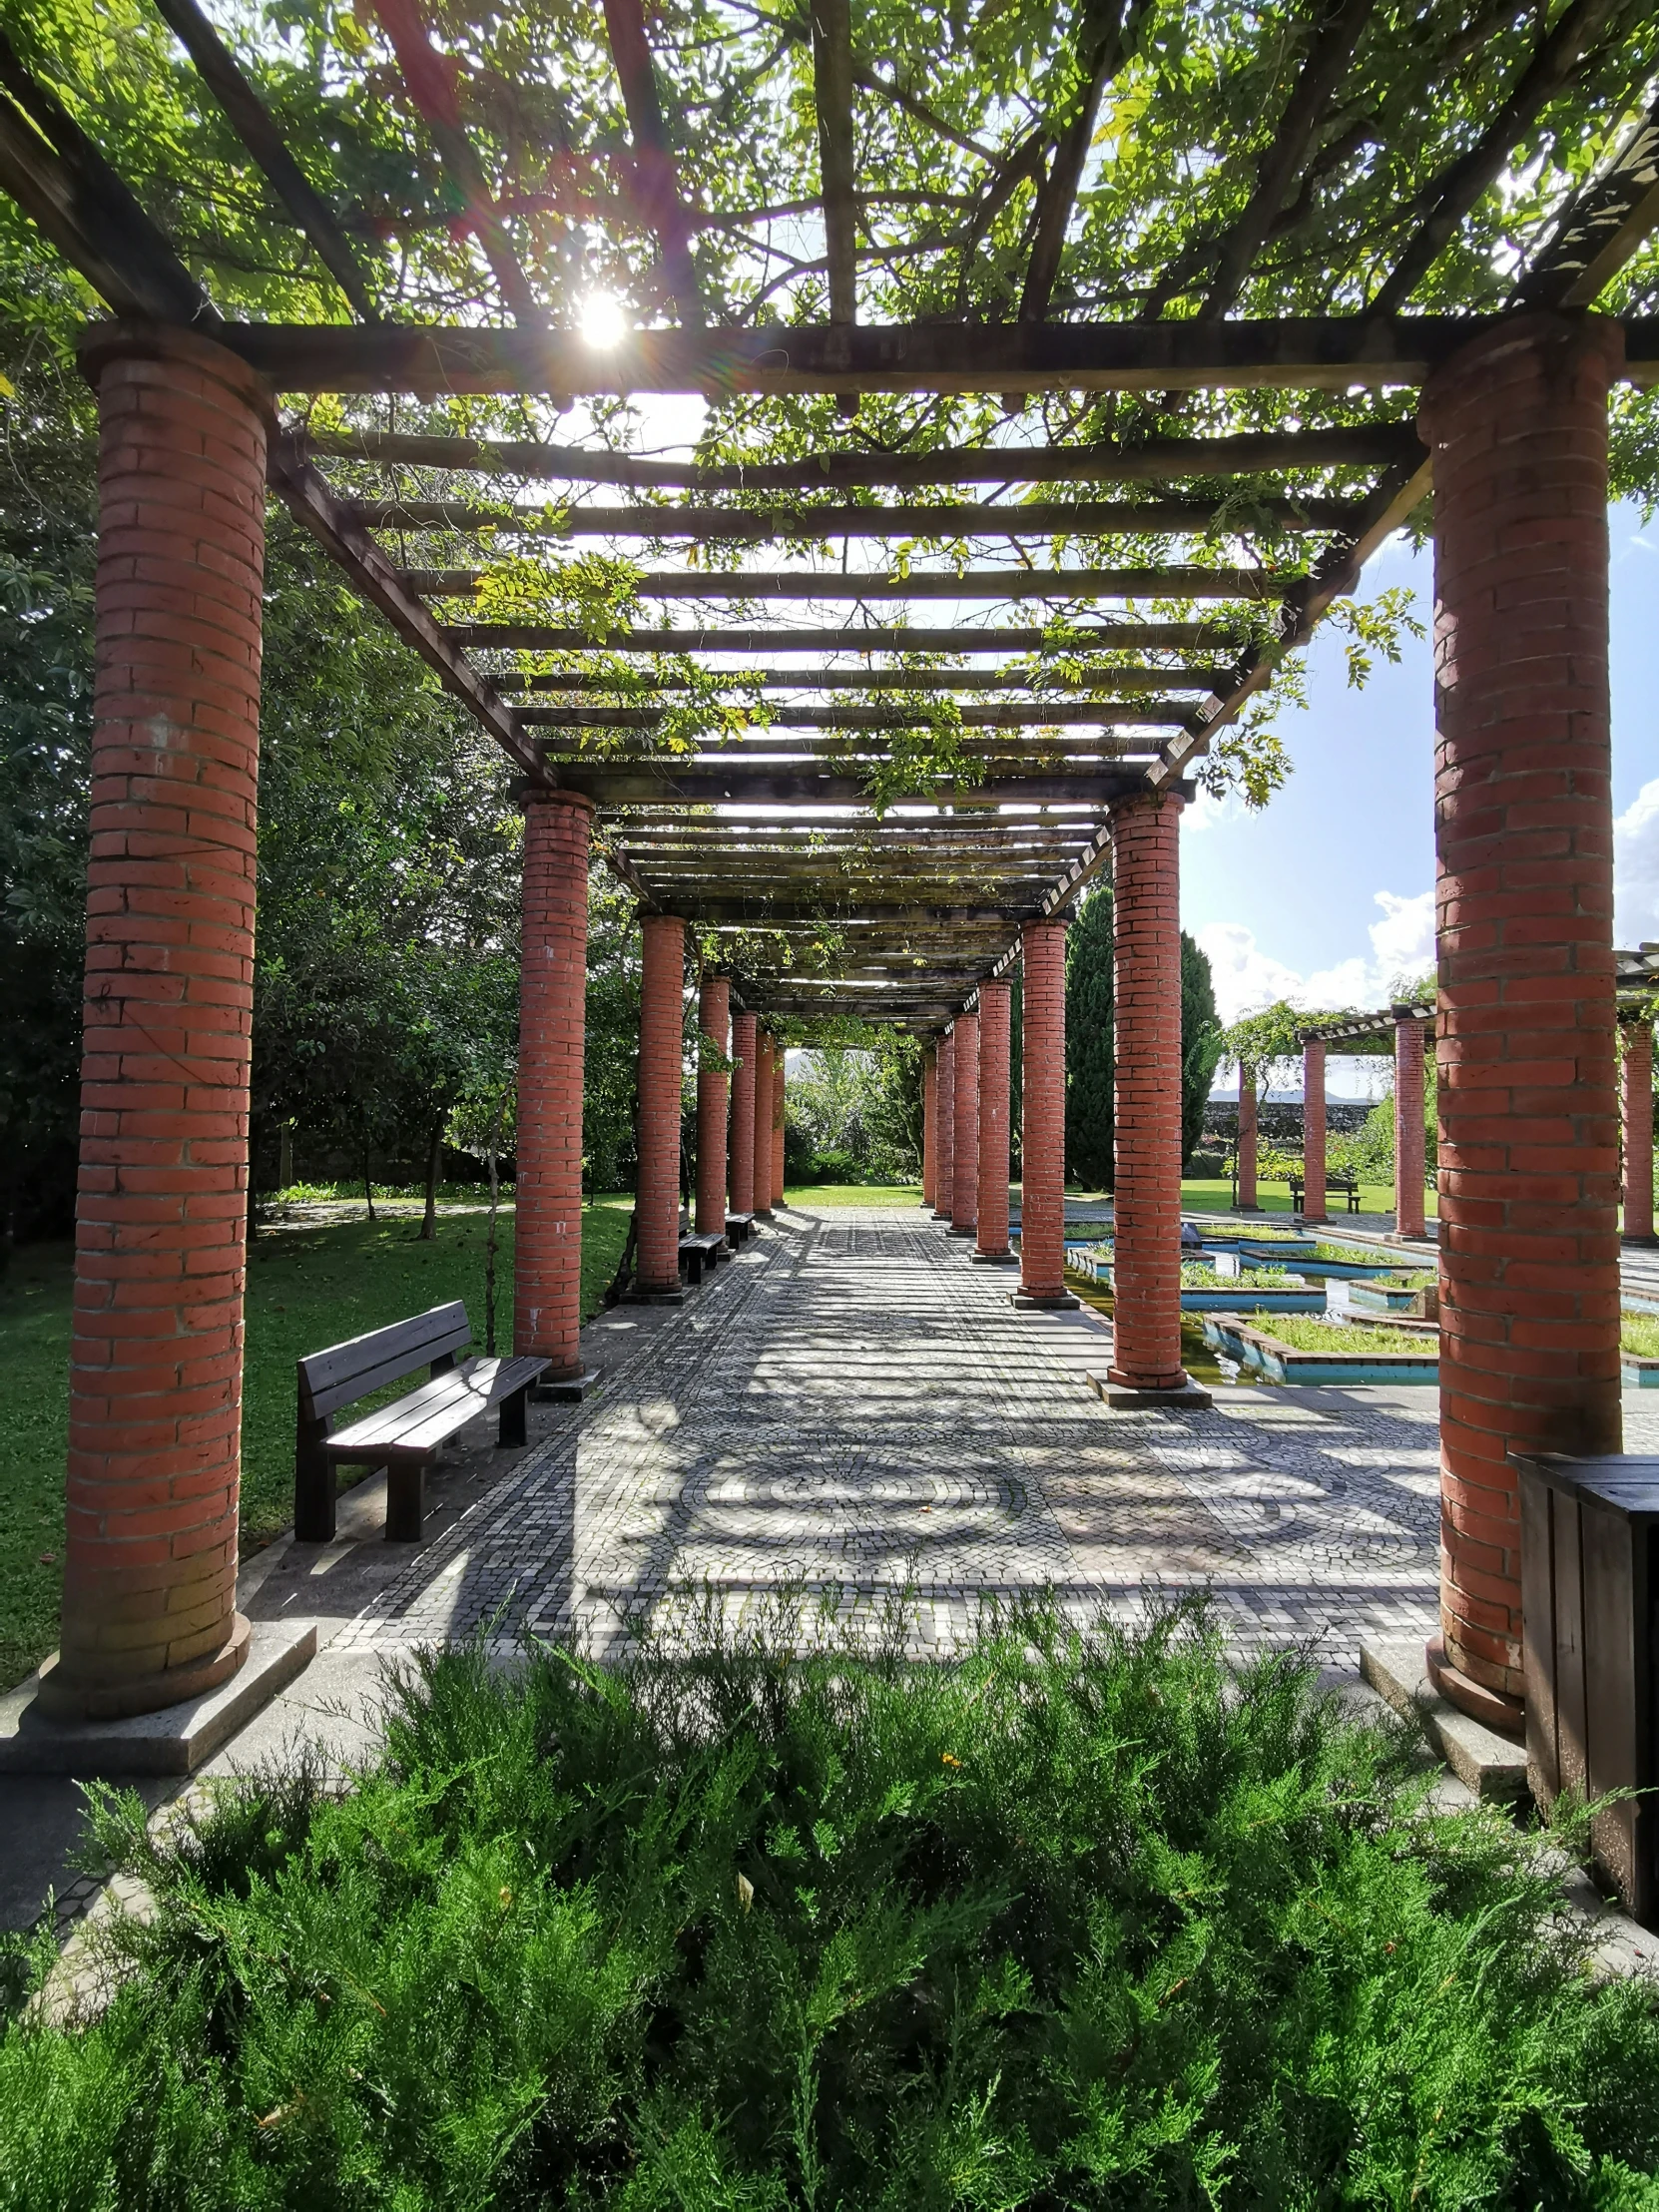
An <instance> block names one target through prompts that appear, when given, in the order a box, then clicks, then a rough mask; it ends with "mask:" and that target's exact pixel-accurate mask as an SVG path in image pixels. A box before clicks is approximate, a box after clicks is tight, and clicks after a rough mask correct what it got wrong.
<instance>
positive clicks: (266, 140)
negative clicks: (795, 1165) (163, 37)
mask: <svg viewBox="0 0 1659 2212" xmlns="http://www.w3.org/2000/svg"><path fill="white" fill-rule="evenodd" d="M156 7H157V9H158V11H159V12H160V14H161V15H162V17H163V18H164V19H165V21H166V23H167V25H168V27H169V29H170V30H171V31H172V32H173V33H174V36H175V37H176V38H177V39H178V40H179V42H180V44H181V45H182V46H183V47H184V49H185V51H186V53H187V54H189V56H190V58H191V60H192V61H193V62H194V63H195V65H196V67H197V70H198V71H199V72H200V74H201V76H202V78H203V81H204V82H205V83H206V84H207V86H208V87H209V89H210V90H211V91H212V93H213V95H214V98H215V99H216V100H217V101H218V102H219V104H220V106H221V107H222V108H223V109H224V110H225V113H226V115H227V116H228V117H229V118H230V122H231V127H232V129H233V130H234V131H235V132H236V134H237V136H238V138H240V139H241V141H242V143H243V145H244V146H245V147H247V149H248V151H249V153H250V154H251V155H252V156H253V158H254V160H255V161H256V162H257V163H258V164H259V166H260V168H261V170H262V171H263V172H264V174H265V177H266V181H267V182H268V183H269V184H270V186H271V188H272V190H273V191H274V192H275V193H276V195H277V199H278V200H279V201H280V202H281V204H282V206H283V207H284V208H285V209H286V210H287V212H288V214H289V215H290V216H291V217H292V218H293V220H294V222H295V223H296V224H297V225H298V226H299V228H300V230H301V231H302V232H303V233H304V235H305V236H306V238H308V239H309V240H310V242H311V245H312V246H313V247H314V248H315V249H316V254H317V258H318V260H319V261H320V262H321V263H322V266H323V268H324V269H326V270H327V272H328V274H329V276H331V277H333V279H334V281H335V283H336V284H338V286H339V288H340V290H341V291H342V292H343V293H344V294H345V296H346V298H347V299H348V300H349V301H350V303H351V305H352V306H353V307H354V308H355V309H356V311H357V313H358V314H359V315H360V316H361V317H362V319H363V320H364V321H365V322H379V321H380V320H381V319H382V318H381V314H380V310H379V308H378V307H377V306H376V305H375V303H374V299H373V296H372V295H371V293H370V291H369V288H368V283H367V280H366V278H365V277H364V276H363V273H362V270H361V268H360V267H359V265H358V262H357V257H356V255H355V253H354V252H353V251H352V247H351V242H350V240H349V239H348V238H347V237H346V235H345V233H344V232H343V231H342V230H341V229H340V227H339V223H338V221H337V220H336V218H335V216H334V212H333V210H332V209H331V208H330V207H329V206H328V204H327V202H326V201H325V200H324V199H323V197H322V195H321V194H320V193H319V192H317V191H316V190H315V189H314V187H313V186H312V184H311V182H310V180H309V178H308V177H307V176H306V175H305V173H304V171H303V170H302V169H301V168H300V166H299V164H298V163H297V162H296V161H295V160H294V158H293V156H292V155H291V154H290V153H289V152H288V149H287V145H286V143H285V141H284V140H283V137H282V134H281V132H280V131H279V130H278V129H277V123H276V120H275V118H274V117H273V116H272V113H271V110H270V109H269V108H268V107H267V106H266V104H265V102H264V101H263V100H262V99H261V98H260V96H259V94H258V93H257V92H256V91H255V90H254V87H253V86H252V85H251V84H250V83H249V81H248V78H247V77H246V76H245V75H244V73H243V70H242V66H241V64H240V63H239V62H238V61H237V59H236V57H235V55H233V54H232V52H231V50H230V48H229V47H228V46H227V45H226V44H225V42H224V41H223V39H221V37H220V35H219V33H218V31H217V30H216V29H215V28H214V26H213V24H212V23H210V22H209V20H208V18H207V16H206V15H204V14H203V12H202V10H201V9H200V8H199V7H198V6H197V4H196V0H156Z"/></svg>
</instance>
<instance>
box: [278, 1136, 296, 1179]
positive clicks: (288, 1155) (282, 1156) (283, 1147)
mask: <svg viewBox="0 0 1659 2212" xmlns="http://www.w3.org/2000/svg"><path fill="white" fill-rule="evenodd" d="M277 1144H278V1153H277V1188H278V1189H279V1190H284V1191H285V1190H287V1189H289V1188H290V1187H291V1185H292V1182H293V1124H292V1122H291V1121H284V1122H283V1124H282V1127H281V1133H280V1135H279V1137H278V1139H277Z"/></svg>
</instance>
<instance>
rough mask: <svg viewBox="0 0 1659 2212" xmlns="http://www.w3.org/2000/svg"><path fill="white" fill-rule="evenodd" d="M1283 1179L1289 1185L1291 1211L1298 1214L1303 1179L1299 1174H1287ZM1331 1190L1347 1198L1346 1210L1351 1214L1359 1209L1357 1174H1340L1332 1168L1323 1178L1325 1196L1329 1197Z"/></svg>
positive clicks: (1300, 1209)
mask: <svg viewBox="0 0 1659 2212" xmlns="http://www.w3.org/2000/svg"><path fill="white" fill-rule="evenodd" d="M1285 1180H1286V1182H1287V1183H1289V1184H1290V1186H1291V1212H1292V1213H1293V1214H1300V1213H1301V1211H1302V1192H1303V1179H1302V1177H1301V1176H1300V1175H1288V1176H1287V1177H1286V1178H1285ZM1333 1191H1340V1192H1341V1193H1342V1194H1343V1196H1344V1197H1345V1198H1346V1199H1347V1200H1348V1210H1349V1212H1350V1213H1351V1214H1357V1213H1358V1212H1359V1211H1360V1178H1359V1177H1358V1176H1357V1175H1342V1174H1339V1173H1338V1172H1337V1171H1336V1170H1335V1169H1332V1170H1331V1171H1330V1172H1328V1173H1327V1175H1326V1178H1325V1195H1326V1197H1327V1198H1329V1197H1330V1196H1331V1194H1332V1192H1333Z"/></svg>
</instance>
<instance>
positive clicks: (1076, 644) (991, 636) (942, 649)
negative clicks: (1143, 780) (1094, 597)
mask: <svg viewBox="0 0 1659 2212" xmlns="http://www.w3.org/2000/svg"><path fill="white" fill-rule="evenodd" d="M446 629H447V633H448V636H449V639H450V642H451V643H452V644H453V645H454V646H455V647H456V648H457V650H459V651H461V652H468V653H482V652H493V651H501V652H524V653H592V652H596V651H600V650H603V651H604V652H606V653H860V654H869V653H958V654H963V655H968V656H971V655H973V654H978V653H1042V652H1045V651H1048V650H1053V651H1056V652H1063V653H1064V654H1065V655H1066V656H1067V657H1070V656H1072V655H1074V654H1075V655H1077V656H1079V657H1081V656H1085V655H1087V654H1089V653H1096V652H1099V653H1118V652H1123V653H1152V652H1160V651H1167V652H1171V653H1181V652H1196V651H1200V650H1202V649H1203V648H1205V647H1211V648H1225V647H1226V646H1228V645H1229V644H1235V645H1236V644H1237V643H1238V642H1239V641H1238V639H1237V638H1236V637H1233V638H1230V637H1229V635H1228V633H1227V628H1226V625H1225V624H1223V623H1209V622H1117V621H1113V620H1111V619H1110V618H1108V619H1107V620H1104V621H1097V620H1094V619H1093V618H1091V619H1090V620H1089V621H1087V622H1086V623H1074V624H1071V625H1070V626H1068V627H1067V628H1066V629H1065V630H1064V631H1063V632H1053V631H1048V630H1033V629H1014V628H1011V627H993V626H990V625H986V624H978V625H975V624H964V625H962V626H961V627H960V628H951V629H947V630H935V629H927V630H923V629H910V628H908V627H906V628H901V629H890V628H886V629H882V628H875V627H870V628H867V629H866V628H862V627H857V626H854V627H851V628H847V629H843V630H826V629H810V630H784V629H776V630H775V629H770V628H761V629H756V628H750V629H735V630H721V629H700V630H666V629H665V630H647V629H637V630H636V629H629V630H619V631H617V632H616V633H615V634H614V635H613V636H610V637H607V638H605V639H604V640H603V641H602V643H596V641H595V639H594V637H593V635H592V633H591V632H590V631H587V630H579V629H572V628H571V627H569V626H568V625H560V624H556V623H545V622H452V623H449V624H447V625H446Z"/></svg>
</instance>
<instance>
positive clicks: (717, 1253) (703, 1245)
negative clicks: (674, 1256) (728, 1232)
mask: <svg viewBox="0 0 1659 2212" xmlns="http://www.w3.org/2000/svg"><path fill="white" fill-rule="evenodd" d="M726 1252H727V1244H726V1239H725V1238H724V1237H717V1236H716V1235H715V1233H714V1231H713V1230H709V1231H707V1232H706V1233H705V1234H704V1235H703V1236H701V1237H682V1238H681V1239H680V1272H681V1273H682V1275H684V1276H685V1278H686V1280H687V1282H688V1283H691V1284H693V1285H696V1284H698V1283H701V1282H702V1280H703V1277H704V1273H705V1271H707V1272H708V1273H709V1274H711V1275H712V1274H713V1273H714V1269H715V1263H716V1262H717V1261H719V1260H723V1259H724V1258H725V1257H726Z"/></svg>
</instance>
